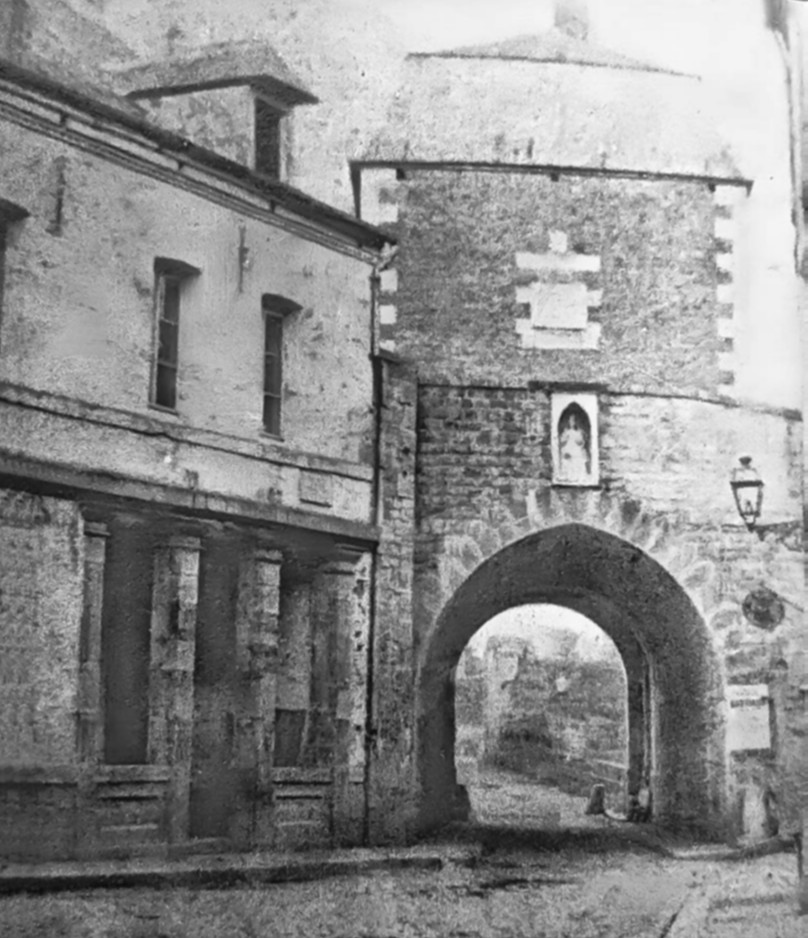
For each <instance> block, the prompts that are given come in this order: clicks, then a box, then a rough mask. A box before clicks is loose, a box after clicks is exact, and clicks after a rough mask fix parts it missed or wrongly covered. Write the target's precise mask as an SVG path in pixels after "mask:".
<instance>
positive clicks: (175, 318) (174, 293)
mask: <svg viewBox="0 0 808 938" xmlns="http://www.w3.org/2000/svg"><path fill="white" fill-rule="evenodd" d="M161 315H162V318H163V319H166V320H168V322H173V323H178V322H179V321H180V282H179V280H177V278H176V277H166V276H164V277H163V309H162V312H161Z"/></svg>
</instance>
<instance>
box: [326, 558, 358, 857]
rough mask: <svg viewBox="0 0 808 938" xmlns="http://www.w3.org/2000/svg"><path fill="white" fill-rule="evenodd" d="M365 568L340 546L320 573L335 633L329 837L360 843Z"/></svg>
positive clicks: (338, 842) (336, 840)
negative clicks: (331, 830) (331, 808)
mask: <svg viewBox="0 0 808 938" xmlns="http://www.w3.org/2000/svg"><path fill="white" fill-rule="evenodd" d="M369 571H370V557H369V555H367V554H361V553H359V552H357V551H354V550H351V549H350V548H341V549H340V551H339V554H338V555H337V558H336V559H335V560H333V561H331V562H330V563H329V564H328V565H327V566H326V567H324V568H323V570H322V571H321V575H320V584H321V588H322V589H323V590H324V591H325V593H326V595H327V596H328V598H329V603H328V607H329V610H330V613H331V615H332V617H333V618H332V621H331V623H330V627H331V628H332V629H333V630H334V632H335V636H336V654H335V661H334V677H335V685H336V688H335V689H336V714H335V715H336V725H335V741H334V762H333V766H334V809H333V825H334V841H335V843H336V844H341V845H346V846H355V845H357V844H360V843H362V842H363V840H364V837H365V733H366V722H367V687H368V639H369V625H370V614H369V595H368V580H369Z"/></svg>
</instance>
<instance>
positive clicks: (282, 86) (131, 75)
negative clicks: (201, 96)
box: [114, 40, 318, 106]
mask: <svg viewBox="0 0 808 938" xmlns="http://www.w3.org/2000/svg"><path fill="white" fill-rule="evenodd" d="M114 74H115V77H116V81H117V84H118V87H119V88H120V90H121V92H122V93H124V94H126V95H127V96H128V97H130V98H154V97H163V96H165V95H172V94H186V93H188V92H192V91H201V90H206V89H211V88H227V87H231V86H233V85H250V86H252V87H253V88H256V89H257V90H259V91H264V92H266V93H267V94H270V95H272V96H273V97H275V98H280V99H281V100H282V101H283V102H284V103H286V104H288V105H290V106H292V105H295V104H316V103H317V100H318V99H317V98H316V97H315V96H314V95H313V94H312V93H311V92H310V91H309V90H308V88H306V86H305V85H304V84H303V82H302V81H301V80H300V79H299V78H298V77H297V75H295V73H294V72H293V71H292V70H291V69H290V68H289V66H288V65H287V64H286V63H285V62H284V61H283V59H282V58H281V57H280V55H278V53H277V52H276V51H275V50H274V49H273V48H272V47H271V46H269V45H267V44H266V43H265V42H257V41H255V40H241V41H233V42H217V43H211V44H210V45H207V46H204V47H202V48H199V49H197V50H195V51H193V52H191V53H189V54H188V55H187V56H185V57H183V58H172V59H163V60H160V61H154V62H141V63H139V64H137V65H133V66H125V67H123V68H116V69H115V70H114Z"/></svg>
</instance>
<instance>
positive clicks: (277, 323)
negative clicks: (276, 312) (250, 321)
mask: <svg viewBox="0 0 808 938" xmlns="http://www.w3.org/2000/svg"><path fill="white" fill-rule="evenodd" d="M265 323H266V326H265V330H264V351H265V352H266V353H267V355H278V356H280V354H281V347H282V344H283V320H282V319H281V318H280V317H279V316H267V317H266V318H265Z"/></svg>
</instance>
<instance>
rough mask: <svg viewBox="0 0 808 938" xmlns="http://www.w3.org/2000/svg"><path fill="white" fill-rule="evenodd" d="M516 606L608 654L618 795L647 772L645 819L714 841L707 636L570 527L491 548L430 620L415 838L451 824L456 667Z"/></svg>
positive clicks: (420, 697)
mask: <svg viewBox="0 0 808 938" xmlns="http://www.w3.org/2000/svg"><path fill="white" fill-rule="evenodd" d="M528 603H552V604H554V605H557V606H566V607H567V608H569V609H573V610H575V611H576V612H580V613H582V614H583V615H585V616H587V617H588V618H590V619H591V620H592V621H593V622H595V623H597V624H598V625H599V626H600V627H601V628H602V629H603V630H604V631H605V632H606V633H607V634H608V635H609V636H610V637H611V638H612V640H613V641H614V643H615V645H616V646H617V648H618V650H619V651H620V654H621V655H622V657H623V662H624V664H625V667H626V675H627V678H628V697H629V699H628V712H629V775H628V787H629V792H632V790H636V789H637V788H638V787H639V784H640V782H641V780H642V777H643V776H644V775H647V776H648V781H649V782H650V786H651V793H652V798H653V813H654V819H655V820H657V821H658V822H660V823H662V824H665V825H667V826H670V827H673V828H677V829H688V830H690V831H691V832H693V833H701V834H703V835H707V836H717V835H721V834H722V833H724V832H725V830H726V824H725V818H726V765H725V747H724V716H723V707H722V679H721V673H720V669H719V665H718V661H717V659H716V656H715V654H714V651H713V648H712V645H711V642H710V638H709V634H708V631H707V627H706V625H705V623H704V621H703V620H702V618H701V616H700V615H699V613H698V611H697V609H696V608H695V606H694V605H693V603H692V602H691V600H690V599H689V597H688V596H687V594H686V593H685V591H684V590H683V589H682V587H681V586H680V585H679V584H678V583H677V582H676V580H675V579H674V578H673V577H672V576H671V575H670V574H669V573H668V572H667V571H666V570H664V569H663V568H662V567H661V566H660V565H659V564H658V563H657V562H656V561H654V560H652V559H651V558H650V557H649V556H648V555H647V554H645V553H643V552H642V551H641V550H639V549H638V548H637V547H635V546H634V545H632V544H629V543H627V542H626V541H623V540H621V539H620V538H617V537H615V536H614V535H611V534H607V533H605V532H603V531H600V530H596V529H594V528H590V527H588V526H586V525H582V524H565V525H562V526H559V527H554V528H550V529H548V530H545V531H541V532H539V533H536V534H531V535H529V536H528V537H525V538H523V539H522V540H519V541H517V542H516V543H513V544H511V545H509V546H507V547H505V548H503V549H502V550H500V551H499V552H498V553H496V554H495V555H494V556H492V557H491V558H489V559H488V560H486V561H485V562H484V563H482V564H481V565H480V566H479V567H477V569H476V570H474V572H473V573H472V574H471V575H470V576H469V577H468V579H467V580H466V581H465V582H464V583H463V584H462V585H461V586H460V587H459V588H458V589H457V590H456V592H455V593H454V595H453V596H452V597H451V599H450V600H449V601H448V603H447V604H446V606H445V607H444V608H443V611H442V612H441V614H440V616H439V617H438V620H437V622H436V623H435V626H434V628H433V630H432V632H431V634H430V636H429V638H428V640H427V641H426V643H425V646H424V648H423V652H422V655H421V659H420V666H419V674H418V690H417V708H418V711H417V712H418V724H417V726H418V730H417V732H418V736H417V759H418V772H419V783H420V788H419V798H420V803H419V826H420V827H421V829H422V830H426V829H429V828H432V827H436V826H438V825H439V824H441V823H444V822H445V821H446V820H447V819H448V818H449V817H450V816H451V811H452V803H453V798H454V791H455V782H456V776H455V765H454V738H455V725H454V684H453V671H454V668H455V666H456V664H457V661H458V658H459V657H460V654H461V652H462V651H463V648H464V647H465V645H466V643H467V642H468V640H469V638H470V637H471V636H472V635H473V634H474V632H476V630H477V629H478V628H480V626H482V625H483V624H484V623H485V622H487V621H488V620H489V619H490V618H492V617H493V616H494V615H496V614H497V613H500V612H502V611H504V610H506V609H510V608H512V607H515V606H521V605H525V604H528Z"/></svg>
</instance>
